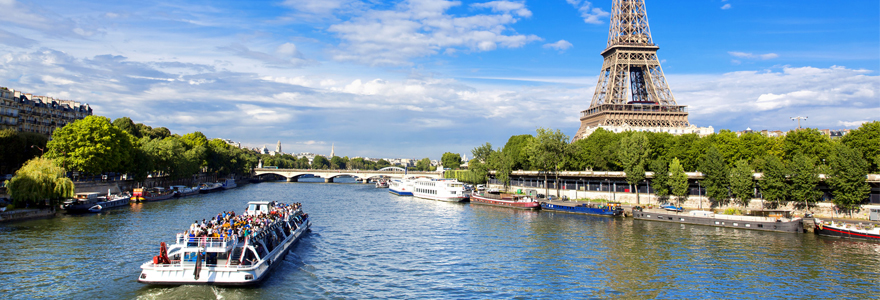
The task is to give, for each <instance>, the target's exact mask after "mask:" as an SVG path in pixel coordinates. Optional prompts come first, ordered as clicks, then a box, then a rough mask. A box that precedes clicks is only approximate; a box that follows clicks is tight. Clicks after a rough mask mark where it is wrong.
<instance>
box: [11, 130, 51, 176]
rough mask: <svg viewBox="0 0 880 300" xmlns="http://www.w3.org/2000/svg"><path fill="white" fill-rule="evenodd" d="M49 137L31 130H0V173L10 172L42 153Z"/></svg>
mask: <svg viewBox="0 0 880 300" xmlns="http://www.w3.org/2000/svg"><path fill="white" fill-rule="evenodd" d="M47 142H49V139H48V138H46V137H45V136H43V135H41V134H37V133H32V132H17V131H15V130H12V129H4V130H0V175H3V174H10V173H12V172H14V171H15V170H18V169H19V168H21V166H22V165H23V164H24V163H25V162H27V161H28V160H31V159H32V158H34V157H38V156H40V155H41V154H42V151H40V149H44V150H45V149H46V143H47Z"/></svg>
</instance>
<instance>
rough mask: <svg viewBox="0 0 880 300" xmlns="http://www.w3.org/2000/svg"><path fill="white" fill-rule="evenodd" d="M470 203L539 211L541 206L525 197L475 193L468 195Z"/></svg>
mask: <svg viewBox="0 0 880 300" xmlns="http://www.w3.org/2000/svg"><path fill="white" fill-rule="evenodd" d="M470 196H471V197H470V199H471V203H476V204H484V205H494V206H504V207H512V208H519V209H541V204H540V203H538V200H535V199H533V198H531V197H529V196H526V195H514V194H500V193H497V194H496V193H485V192H475V193H473V194H471V195H470Z"/></svg>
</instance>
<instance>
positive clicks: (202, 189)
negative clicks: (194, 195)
mask: <svg viewBox="0 0 880 300" xmlns="http://www.w3.org/2000/svg"><path fill="white" fill-rule="evenodd" d="M222 190H223V185H222V184H220V183H217V182H205V183H202V184H199V193H202V194H207V193H213V192H219V191H222Z"/></svg>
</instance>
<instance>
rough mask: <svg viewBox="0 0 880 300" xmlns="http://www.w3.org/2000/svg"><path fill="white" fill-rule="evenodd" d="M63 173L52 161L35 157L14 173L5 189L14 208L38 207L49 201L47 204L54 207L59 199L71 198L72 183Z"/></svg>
mask: <svg viewBox="0 0 880 300" xmlns="http://www.w3.org/2000/svg"><path fill="white" fill-rule="evenodd" d="M64 173H65V172H64V169H63V168H61V167H59V166H58V165H57V164H56V163H55V162H54V161H53V160H51V159H47V158H42V157H37V158H34V159H31V160H29V161H28V162H27V163H25V165H24V166H23V167H22V168H21V169H19V170H18V171H17V172H15V176H14V177H12V179H11V180H9V182H8V183H7V185H6V187H7V190H8V192H9V196H11V197H12V200H13V203H14V204H15V205H16V206H25V204H35V205H39V204H43V203H41V202H42V201H44V200H49V203H48V204H49V205H50V206H53V207H54V206H55V205H58V203H59V201H58V200H59V199H63V198H71V197H73V191H74V186H73V181H71V180H70V178H67V177H66V176H64Z"/></svg>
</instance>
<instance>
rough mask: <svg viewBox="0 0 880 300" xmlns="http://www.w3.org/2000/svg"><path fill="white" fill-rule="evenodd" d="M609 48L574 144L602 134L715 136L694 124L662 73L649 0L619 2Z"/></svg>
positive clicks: (613, 15) (615, 1)
mask: <svg viewBox="0 0 880 300" xmlns="http://www.w3.org/2000/svg"><path fill="white" fill-rule="evenodd" d="M610 23H611V26H610V29H609V32H608V47H607V48H605V51H602V56H603V57H604V58H605V60H604V62H603V63H602V70H601V72H600V74H599V83H598V84H597V85H596V92H595V93H594V94H593V101H592V102H591V103H590V108H588V109H587V110H584V111H582V112H581V116H580V120H581V127H580V129H578V132H577V134H575V136H574V140H579V139H582V138H586V137H587V136H589V135H590V134H591V133H593V131H595V130H596V129H598V128H605V129H606V130H610V131H613V132H621V131H627V130H635V131H653V132H669V133H672V134H685V133H698V134H700V135H707V134H711V133H713V132H714V129H712V127H708V128H697V127H696V126H693V125H691V124H690V123H689V122H688V110H687V106H686V105H679V104H678V103H677V102H676V101H675V97H674V96H673V95H672V91H671V90H670V89H669V85H668V84H667V83H666V76H664V75H663V69H662V68H660V61H659V60H658V59H657V50H658V49H660V47H658V46H657V45H656V44H654V40H653V38H652V37H651V29H650V27H648V14H647V12H646V10H645V0H613V2H612V7H611V21H610Z"/></svg>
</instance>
